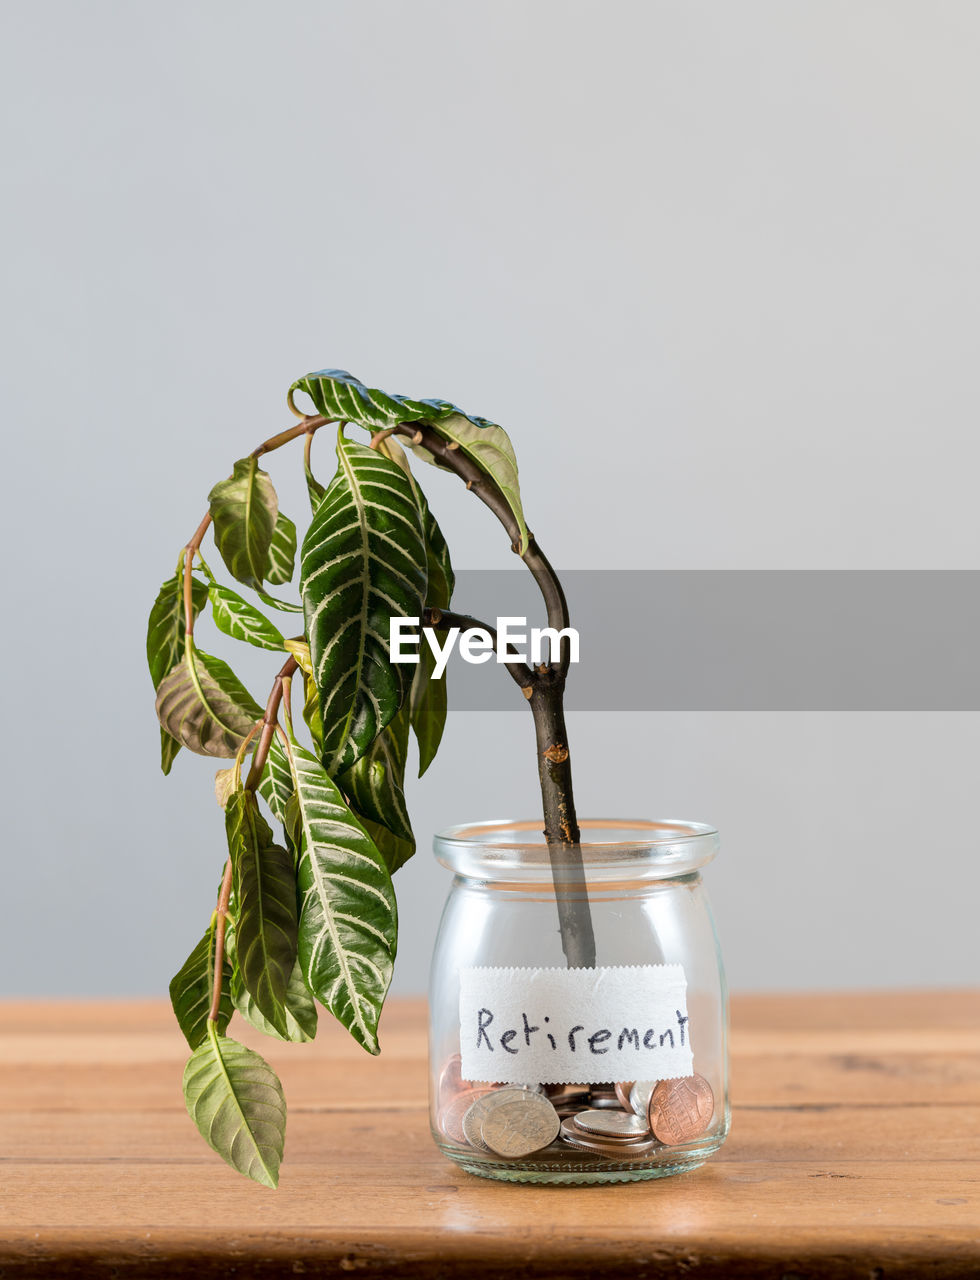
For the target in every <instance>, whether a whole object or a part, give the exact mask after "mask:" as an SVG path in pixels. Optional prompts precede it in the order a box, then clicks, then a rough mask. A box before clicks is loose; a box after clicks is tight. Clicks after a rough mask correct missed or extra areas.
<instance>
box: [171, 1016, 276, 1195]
mask: <svg viewBox="0 0 980 1280" xmlns="http://www.w3.org/2000/svg"><path fill="white" fill-rule="evenodd" d="M207 1031H208V1033H207V1038H206V1039H205V1040H204V1041H203V1042H202V1043H201V1044H200V1045H199V1046H198V1047H197V1048H196V1049H195V1050H194V1052H193V1054H191V1057H190V1059H189V1061H188V1063H187V1066H186V1067H185V1069H184V1103H185V1105H186V1107H187V1112H188V1115H189V1116H190V1118H191V1119H192V1120H193V1121H194V1123H195V1124H196V1125H197V1127H198V1129H199V1131H200V1133H201V1136H202V1137H203V1138H204V1140H205V1142H207V1143H208V1145H209V1146H211V1147H213V1148H214V1150H215V1151H217V1153H218V1155H219V1156H221V1158H222V1160H225V1161H227V1163H228V1164H230V1165H231V1167H232V1168H233V1169H237V1170H238V1172H239V1173H244V1174H245V1175H246V1177H249V1178H252V1179H253V1180H254V1181H255V1182H260V1183H262V1185H263V1186H266V1187H275V1186H277V1185H278V1183H279V1166H280V1164H281V1163H282V1152H283V1147H284V1145H285V1142H286V1100H285V1098H284V1097H283V1094H282V1085H281V1084H280V1083H279V1077H278V1076H277V1075H276V1073H275V1072H274V1071H273V1070H272V1068H271V1067H270V1066H269V1064H268V1063H267V1062H266V1060H265V1059H264V1058H262V1057H260V1055H259V1054H257V1053H255V1052H253V1050H251V1049H246V1048H245V1046H244V1045H242V1044H239V1043H238V1042H237V1041H236V1040H231V1039H229V1038H228V1037H227V1036H223V1035H220V1034H219V1033H218V1031H217V1029H216V1027H215V1025H214V1023H213V1022H209V1023H208V1029H207Z"/></svg>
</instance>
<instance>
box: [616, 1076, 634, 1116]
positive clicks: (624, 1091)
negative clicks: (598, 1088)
mask: <svg viewBox="0 0 980 1280" xmlns="http://www.w3.org/2000/svg"><path fill="white" fill-rule="evenodd" d="M632 1088H633V1081H632V1080H630V1081H629V1082H628V1083H627V1084H617V1085H616V1097H617V1098H618V1099H619V1105H620V1106H621V1107H622V1108H623V1110H624V1111H632V1110H633V1108H632V1107H631V1106H630V1089H632Z"/></svg>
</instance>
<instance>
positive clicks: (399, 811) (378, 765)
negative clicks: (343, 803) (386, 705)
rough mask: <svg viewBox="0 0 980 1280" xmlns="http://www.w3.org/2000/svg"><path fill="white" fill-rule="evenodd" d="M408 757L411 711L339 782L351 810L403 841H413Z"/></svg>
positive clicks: (402, 714) (404, 712) (380, 736)
mask: <svg viewBox="0 0 980 1280" xmlns="http://www.w3.org/2000/svg"><path fill="white" fill-rule="evenodd" d="M407 757H408V707H407V706H405V707H403V708H402V710H401V711H399V713H398V715H397V716H395V718H394V720H392V722H391V724H389V725H388V726H387V728H385V729H382V731H381V732H380V733H379V734H378V736H377V737H376V738H375V740H374V741H373V742H372V743H371V745H370V747H369V748H368V749H367V751H366V752H365V753H364V755H363V756H361V758H360V760H358V761H357V762H356V763H355V764H354V765H353V766H352V767H351V768H350V769H348V770H347V772H346V773H342V774H341V775H340V777H339V778H338V779H337V783H338V785H339V786H340V789H341V791H343V793H344V795H345V796H346V797H347V798H348V800H349V801H350V804H351V807H352V808H353V809H354V810H356V812H357V813H359V814H364V815H365V817H368V818H370V819H371V820H372V821H373V822H377V823H379V824H380V825H381V826H383V827H386V828H387V829H388V830H389V831H390V832H391V833H392V835H395V836H398V837H399V839H401V840H406V841H412V842H413V843H414V840H415V837H414V835H413V833H412V824H411V822H410V821H409V817H408V806H407V805H406V804H405V792H404V790H403V788H404V785H405V761H406V759H407Z"/></svg>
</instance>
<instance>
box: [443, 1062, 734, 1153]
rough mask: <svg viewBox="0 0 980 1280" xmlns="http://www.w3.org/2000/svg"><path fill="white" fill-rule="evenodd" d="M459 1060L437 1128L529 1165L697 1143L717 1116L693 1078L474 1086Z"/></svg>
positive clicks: (446, 1082) (706, 1091) (459, 1141)
mask: <svg viewBox="0 0 980 1280" xmlns="http://www.w3.org/2000/svg"><path fill="white" fill-rule="evenodd" d="M460 1066H461V1060H460V1057H459V1055H458V1054H454V1055H453V1057H452V1058H450V1059H449V1061H448V1062H447V1063H446V1065H445V1067H444V1068H443V1071H442V1075H441V1077H440V1082H439V1128H440V1129H441V1131H442V1133H443V1134H444V1135H445V1137H446V1138H448V1139H449V1141H450V1142H453V1143H455V1144H456V1145H457V1146H469V1147H472V1148H473V1149H474V1150H475V1151H480V1152H483V1153H485V1154H491V1155H496V1156H502V1157H503V1158H505V1159H509V1160H519V1159H524V1158H526V1157H527V1156H531V1155H535V1154H537V1153H539V1152H543V1151H545V1150H546V1149H548V1148H551V1149H552V1150H554V1151H564V1152H565V1153H568V1149H569V1147H572V1148H575V1149H577V1150H579V1151H581V1152H583V1153H585V1152H587V1153H588V1154H589V1155H590V1156H602V1157H604V1158H606V1159H608V1160H615V1161H617V1162H620V1163H621V1162H623V1161H632V1160H642V1159H645V1158H647V1157H649V1156H651V1155H652V1154H653V1153H654V1152H657V1151H659V1150H661V1149H662V1148H663V1147H665V1146H677V1145H680V1144H682V1143H685V1142H692V1141H693V1140H694V1139H695V1138H698V1137H700V1136H701V1134H703V1133H704V1132H705V1130H706V1129H707V1128H708V1126H709V1124H710V1123H711V1119H712V1116H713V1114H714V1094H713V1093H712V1091H711V1086H710V1085H709V1084H708V1082H707V1080H705V1078H704V1077H703V1076H701V1075H698V1074H697V1073H695V1074H694V1075H692V1076H687V1077H684V1078H680V1079H676V1080H661V1081H656V1080H645V1081H644V1080H641V1081H632V1080H631V1081H621V1082H617V1083H614V1084H546V1085H540V1084H539V1085H514V1084H473V1083H471V1082H470V1081H468V1080H463V1079H462V1077H461V1072H460Z"/></svg>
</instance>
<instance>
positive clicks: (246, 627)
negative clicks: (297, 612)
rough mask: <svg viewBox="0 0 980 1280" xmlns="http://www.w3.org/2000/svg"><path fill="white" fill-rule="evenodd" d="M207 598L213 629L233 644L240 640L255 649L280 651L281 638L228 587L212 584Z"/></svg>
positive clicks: (266, 620) (266, 619)
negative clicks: (228, 638) (209, 602)
mask: <svg viewBox="0 0 980 1280" xmlns="http://www.w3.org/2000/svg"><path fill="white" fill-rule="evenodd" d="M208 594H209V596H210V597H211V616H212V617H213V618H214V622H215V626H216V627H217V628H218V630H219V631H223V632H224V633H225V635H226V636H231V637H232V639H234V640H244V641H245V642H246V643H247V644H251V645H255V647H256V648H257V649H279V650H281V649H283V648H284V647H285V644H286V640H285V637H284V636H283V634H282V632H281V631H280V630H279V628H278V627H275V626H273V624H272V623H271V622H270V621H269V619H268V618H267V617H266V616H265V614H264V613H259V611H258V609H256V608H255V607H254V606H253V605H250V604H249V603H248V601H247V600H243V599H242V598H241V596H240V595H239V594H238V592H237V591H232V589H231V587H223V586H220V585H219V584H218V583H216V582H213V583H212V584H211V586H210V587H209V588H208Z"/></svg>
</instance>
